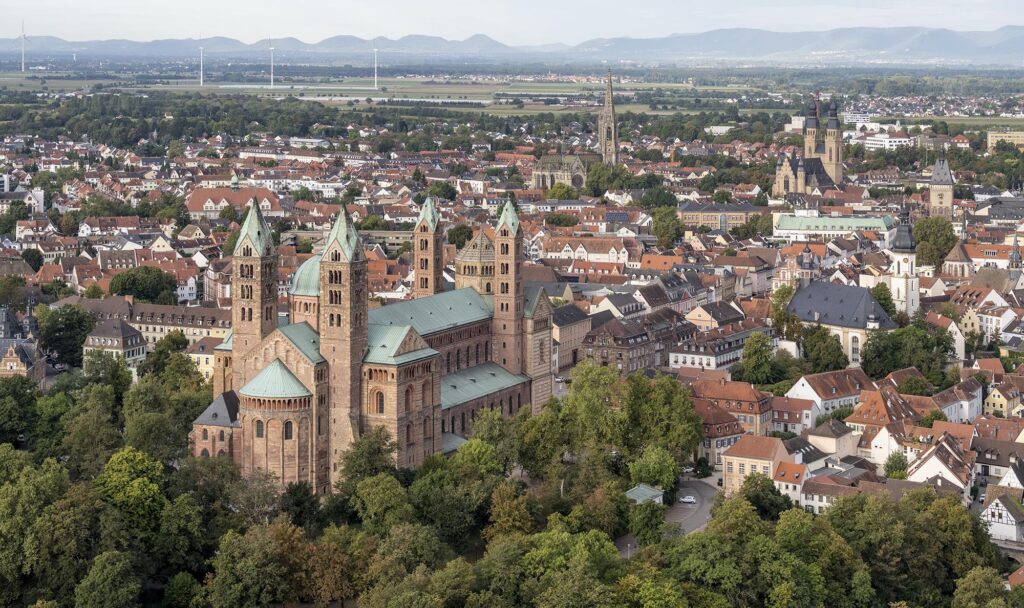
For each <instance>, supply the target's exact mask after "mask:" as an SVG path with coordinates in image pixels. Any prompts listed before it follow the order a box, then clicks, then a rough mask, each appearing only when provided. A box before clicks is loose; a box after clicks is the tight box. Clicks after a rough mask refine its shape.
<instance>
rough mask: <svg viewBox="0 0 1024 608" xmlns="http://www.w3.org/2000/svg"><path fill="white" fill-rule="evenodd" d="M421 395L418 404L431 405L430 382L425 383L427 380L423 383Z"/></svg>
mask: <svg viewBox="0 0 1024 608" xmlns="http://www.w3.org/2000/svg"><path fill="white" fill-rule="evenodd" d="M421 397H422V399H421V400H420V405H421V406H423V407H430V406H431V405H432V404H431V401H433V399H432V395H431V394H430V384H429V383H427V382H424V383H423V390H422V394H421Z"/></svg>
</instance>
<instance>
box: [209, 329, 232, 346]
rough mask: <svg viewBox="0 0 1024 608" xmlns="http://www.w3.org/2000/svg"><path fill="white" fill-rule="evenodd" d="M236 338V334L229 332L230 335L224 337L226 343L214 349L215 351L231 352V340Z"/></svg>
mask: <svg viewBox="0 0 1024 608" xmlns="http://www.w3.org/2000/svg"><path fill="white" fill-rule="evenodd" d="M234 337H235V332H233V331H229V332H228V335H226V336H224V341H223V342H221V343H220V344H218V345H217V346H214V347H213V350H227V351H230V350H231V339H232V338H234Z"/></svg>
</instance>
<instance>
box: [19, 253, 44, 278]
mask: <svg viewBox="0 0 1024 608" xmlns="http://www.w3.org/2000/svg"><path fill="white" fill-rule="evenodd" d="M21 259H23V260H25V263H26V264H28V265H29V267H31V268H32V270H33V271H35V272H38V271H39V269H40V268H41V267H42V266H43V254H42V253H41V252H40V251H39V250H38V249H26V250H24V251H22V252H21Z"/></svg>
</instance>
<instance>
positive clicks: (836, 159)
mask: <svg viewBox="0 0 1024 608" xmlns="http://www.w3.org/2000/svg"><path fill="white" fill-rule="evenodd" d="M821 162H822V164H823V165H824V166H825V173H828V176H829V177H831V178H832V181H833V183H835V184H836V185H837V186H838V185H840V184H841V183H842V182H843V129H842V125H841V124H840V123H839V106H838V105H837V104H836V102H835V100H832V103H831V104H829V106H828V122H827V123H826V125H825V153H824V155H823V156H822V158H821Z"/></svg>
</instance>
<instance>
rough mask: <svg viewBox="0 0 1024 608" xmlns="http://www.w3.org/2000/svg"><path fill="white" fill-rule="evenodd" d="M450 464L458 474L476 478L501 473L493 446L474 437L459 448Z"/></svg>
mask: <svg viewBox="0 0 1024 608" xmlns="http://www.w3.org/2000/svg"><path fill="white" fill-rule="evenodd" d="M452 464H453V465H454V467H455V469H456V470H457V471H459V472H460V473H463V474H465V475H472V476H473V477H477V478H479V477H484V476H487V475H496V474H498V473H501V472H502V466H501V462H500V461H499V460H498V454H497V452H496V451H495V449H494V446H493V445H491V444H489V443H487V442H486V441H483V440H482V439H478V438H476V437H474V438H472V439H470V440H469V441H467V442H466V443H463V444H462V445H460V446H459V448H458V449H457V450H456V451H455V456H453V457H452Z"/></svg>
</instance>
